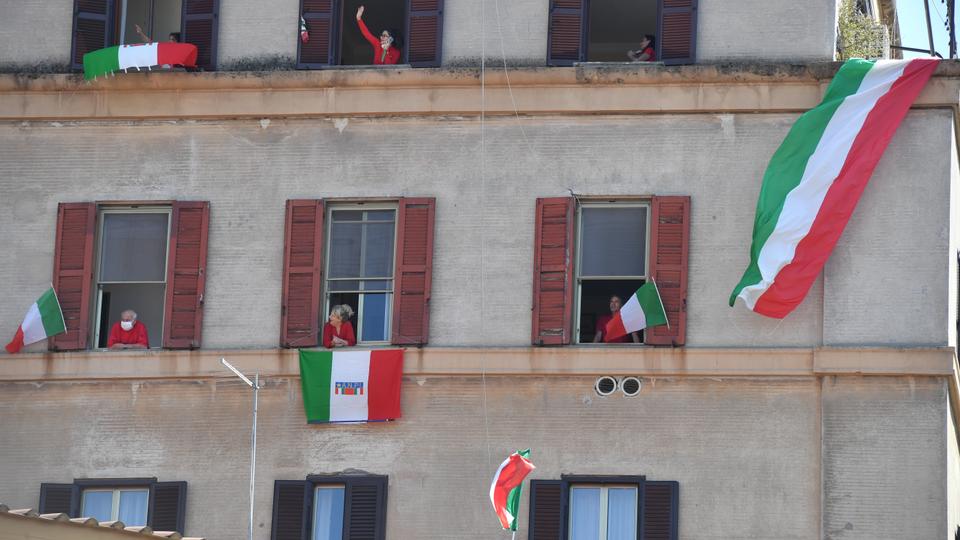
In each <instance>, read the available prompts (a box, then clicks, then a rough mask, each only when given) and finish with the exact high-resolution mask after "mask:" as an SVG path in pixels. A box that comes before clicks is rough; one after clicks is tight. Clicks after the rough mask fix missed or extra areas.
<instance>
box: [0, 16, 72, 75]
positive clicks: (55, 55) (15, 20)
mask: <svg viewBox="0 0 960 540" xmlns="http://www.w3.org/2000/svg"><path fill="white" fill-rule="evenodd" d="M72 32H73V1H72V0H0V67H4V68H16V67H21V68H23V69H29V70H30V71H35V70H38V69H39V70H42V71H49V70H50V68H57V69H58V70H59V69H61V68H63V67H64V66H67V65H68V64H69V62H70V46H71V39H72V36H71V33H72Z"/></svg>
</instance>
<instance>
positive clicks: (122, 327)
mask: <svg viewBox="0 0 960 540" xmlns="http://www.w3.org/2000/svg"><path fill="white" fill-rule="evenodd" d="M149 347H150V340H149V339H148V338H147V327H146V326H145V325H144V324H143V323H142V322H140V321H138V320H137V312H136V311H134V310H132V309H128V310H126V311H124V312H123V313H121V314H120V321H119V322H116V323H114V325H113V328H111V329H110V337H109V338H107V348H108V349H147V348H149Z"/></svg>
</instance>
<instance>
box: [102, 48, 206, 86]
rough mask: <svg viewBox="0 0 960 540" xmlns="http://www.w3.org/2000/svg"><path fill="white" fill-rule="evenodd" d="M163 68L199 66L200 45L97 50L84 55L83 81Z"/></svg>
mask: <svg viewBox="0 0 960 540" xmlns="http://www.w3.org/2000/svg"><path fill="white" fill-rule="evenodd" d="M163 65H171V66H183V67H191V68H192V67H197V46H196V45H193V44H190V43H168V42H164V43H141V44H136V45H117V46H116V47H107V48H106V49H98V50H96V51H92V52H88V53H87V54H85V55H83V78H84V79H86V80H88V81H89V80H90V79H95V78H97V77H101V76H104V75H109V74H111V73H114V72H117V71H121V70H126V69H137V70H140V69H149V68H152V67H155V66H163Z"/></svg>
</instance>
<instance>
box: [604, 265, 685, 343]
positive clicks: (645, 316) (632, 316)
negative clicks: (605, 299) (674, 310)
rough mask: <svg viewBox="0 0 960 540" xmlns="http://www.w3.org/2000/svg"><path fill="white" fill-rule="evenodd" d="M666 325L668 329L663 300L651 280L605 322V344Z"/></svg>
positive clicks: (611, 304) (655, 284)
mask: <svg viewBox="0 0 960 540" xmlns="http://www.w3.org/2000/svg"><path fill="white" fill-rule="evenodd" d="M612 300H613V299H612V298H611V302H610V310H611V311H614V310H613V307H614V304H613V301H612ZM664 324H665V325H667V328H670V321H668V320H667V310H666V309H665V308H664V307H663V299H661V298H660V289H658V288H657V283H656V282H655V281H653V280H652V279H651V280H650V281H648V282H646V283H644V284H643V285H641V286H640V288H639V289H637V292H635V293H633V296H631V297H630V298H629V299H627V303H626V304H624V305H623V307H622V308H621V307H619V306H618V309H617V310H616V311H615V312H614V313H613V316H612V317H611V318H610V320H609V321H608V322H607V325H606V327H605V331H604V333H603V341H604V342H605V343H614V342H616V341H615V340H617V339H620V338H622V337H624V336H626V335H627V334H633V335H636V333H637V332H639V331H640V330H643V329H644V328H651V327H653V326H661V325H664Z"/></svg>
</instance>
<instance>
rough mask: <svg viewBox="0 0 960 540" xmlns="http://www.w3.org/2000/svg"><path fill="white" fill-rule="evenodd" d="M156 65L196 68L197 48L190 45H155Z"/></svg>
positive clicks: (166, 43)
mask: <svg viewBox="0 0 960 540" xmlns="http://www.w3.org/2000/svg"><path fill="white" fill-rule="evenodd" d="M157 64H158V65H163V64H170V65H172V66H184V67H197V46H196V45H193V44H192V43H169V42H163V43H157Z"/></svg>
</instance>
